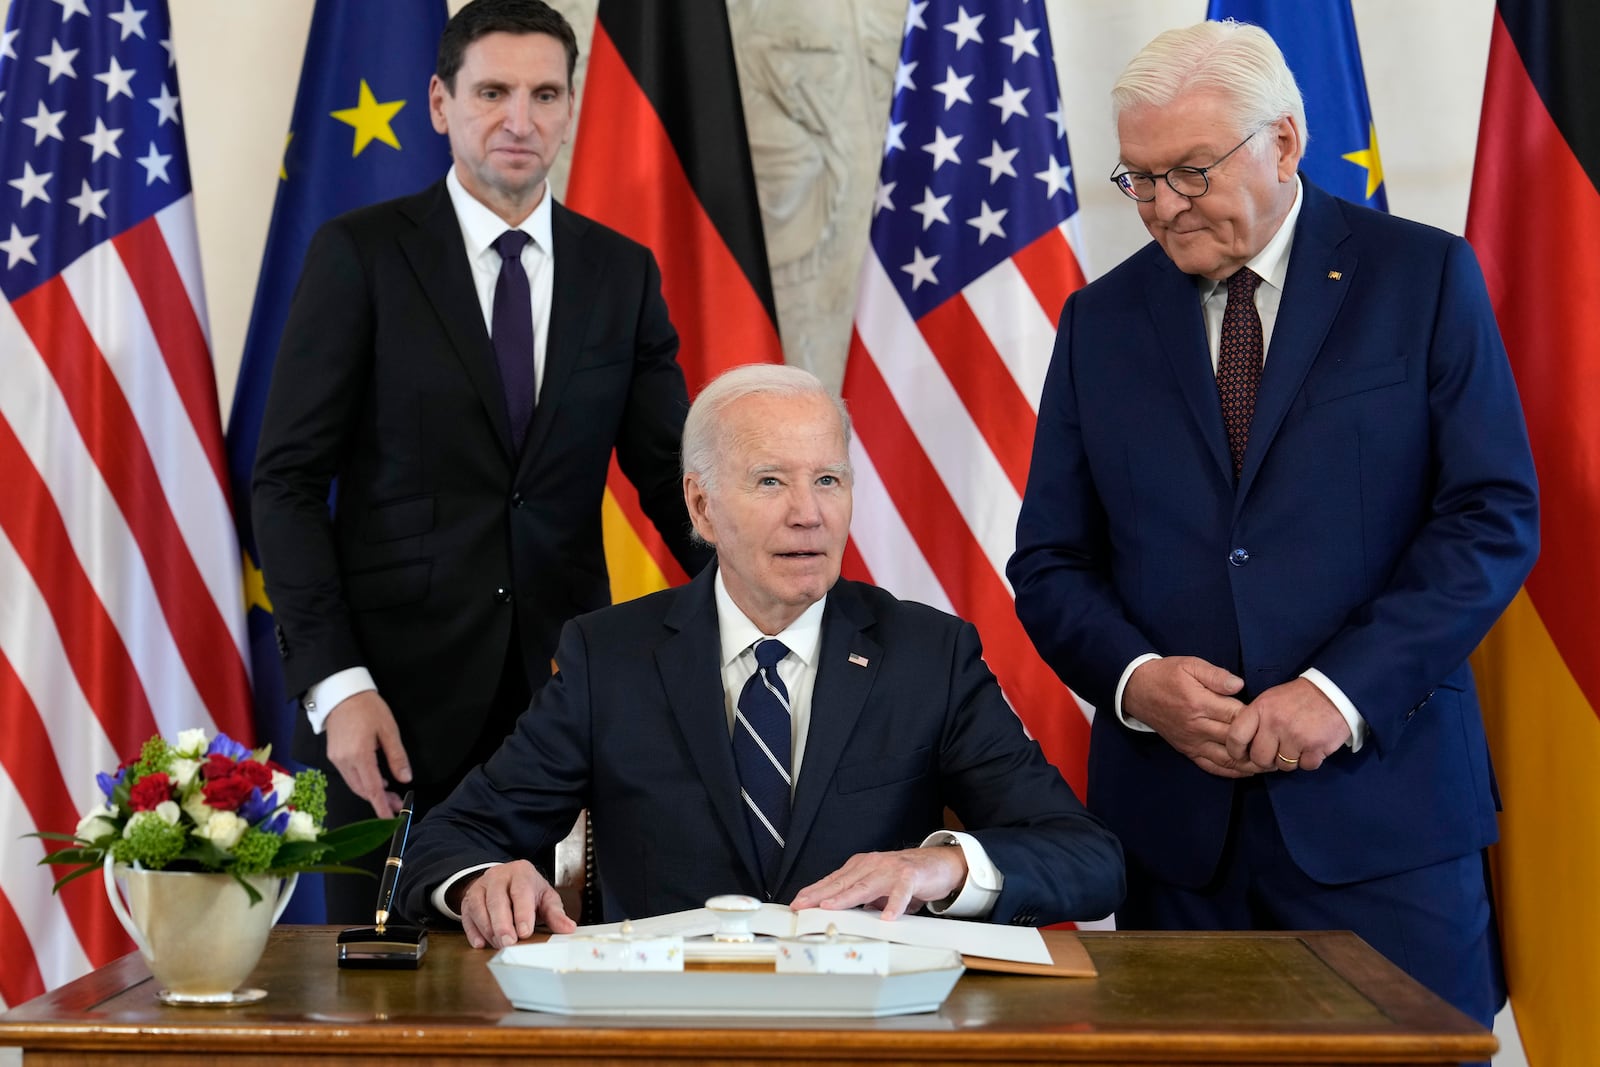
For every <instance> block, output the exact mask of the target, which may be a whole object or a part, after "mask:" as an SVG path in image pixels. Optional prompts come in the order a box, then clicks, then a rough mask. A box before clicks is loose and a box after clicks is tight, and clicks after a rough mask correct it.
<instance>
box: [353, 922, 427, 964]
mask: <svg viewBox="0 0 1600 1067" xmlns="http://www.w3.org/2000/svg"><path fill="white" fill-rule="evenodd" d="M427 951H428V931H426V930H424V929H423V928H422V927H420V926H408V925H406V924H404V923H385V924H384V925H383V926H381V927H379V926H352V927H351V928H350V929H348V930H343V931H340V933H339V966H340V967H344V968H355V969H358V970H416V969H417V968H418V967H421V966H422V957H423V955H424V954H425V953H426V952H427Z"/></svg>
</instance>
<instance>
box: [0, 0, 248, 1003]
mask: <svg viewBox="0 0 1600 1067" xmlns="http://www.w3.org/2000/svg"><path fill="white" fill-rule="evenodd" d="M0 182H3V185H0V295H3V301H0V365H3V373H0V472H3V474H0V478H3V480H4V489H3V491H0V944H4V945H5V952H4V956H5V964H4V966H3V967H0V997H3V999H4V1002H5V1003H6V1004H16V1003H18V1002H19V1001H21V1000H23V999H25V998H27V997H29V996H32V995H34V994H37V993H40V992H43V991H44V990H45V989H47V988H52V987H54V986H57V985H60V984H61V983H62V982H65V981H67V980H69V979H71V978H73V977H76V976H77V975H79V974H82V973H84V972H85V971H87V970H88V969H90V968H91V967H94V966H98V965H101V964H104V963H106V962H108V961H109V960H111V959H113V958H115V957H116V956H118V955H120V954H122V953H124V952H126V951H128V950H129V949H130V948H131V943H130V942H129V941H128V940H127V938H126V937H125V935H124V934H123V933H122V931H121V929H120V928H118V927H117V925H116V922H115V920H114V919H112V918H111V914H110V911H109V909H108V908H107V907H106V903H105V899H104V891H103V890H102V889H101V888H100V885H99V880H98V879H89V878H85V879H80V880H78V881H76V882H74V883H72V884H71V885H70V886H69V887H67V889H65V890H63V892H62V894H61V895H60V896H52V895H51V892H50V886H51V883H52V881H53V880H54V877H55V876H56V875H57V874H59V873H64V872H60V871H54V872H53V871H52V870H51V869H50V868H48V867H40V866H37V861H38V859H39V858H40V857H41V856H42V855H43V854H44V852H45V851H46V846H45V844H44V843H43V842H39V841H36V840H33V839H29V840H25V841H19V840H18V838H19V837H20V836H21V835H23V834H26V833H30V832H32V831H35V830H50V831H61V832H70V831H72V830H73V829H74V828H75V827H76V825H77V821H78V817H79V815H80V814H81V813H82V812H85V811H87V810H88V809H89V808H90V807H92V806H93V805H94V804H95V803H97V802H98V801H99V799H100V797H99V791H98V789H97V788H96V786H95V784H94V776H95V773H96V772H99V771H110V770H113V769H114V768H116V766H117V765H118V764H119V763H120V762H121V761H123V760H124V759H128V758H131V757H133V756H136V755H137V753H138V748H139V745H140V744H141V743H142V742H143V741H144V740H145V739H147V738H149V737H150V736H151V735H153V734H155V733H158V732H159V733H161V734H163V735H164V736H167V737H175V736H176V735H177V732H178V731H179V730H180V729H184V728H188V727H204V728H206V729H208V730H215V729H221V730H224V731H226V732H228V733H230V734H231V735H232V736H234V737H235V738H238V739H240V740H245V741H248V740H249V738H250V726H249V722H250V718H249V708H250V703H249V685H248V679H247V676H246V668H245V661H244V654H243V651H242V650H243V647H244V645H243V642H244V624H243V612H242V607H241V604H242V599H241V595H240V576H239V554H238V553H239V549H238V542H237V541H236V539H235V537H234V533H233V522H232V519H231V517H230V514H229V507H228V495H227V489H226V483H227V472H226V466H225V462H224V458H223V452H222V433H221V421H220V418H219V416H218V405H217V393H216V385H215V382H214V380H213V377H212V371H211V357H210V350H209V342H208V340H207V327H206V317H205V299H204V294H203V292H202V289H201V280H200V257H199V251H198V246H197V242H196V234H195V225H194V209H193V202H192V200H193V197H192V195H191V191H190V185H189V170H188V163H187V160H186V158H185V153H184V142H183V111H182V108H181V106H180V105H179V99H178V79H177V72H176V68H175V66H174V63H173V51H172V34H171V30H170V23H169V22H168V18H167V12H166V7H165V3H164V0H13V2H12V4H11V6H10V11H9V17H8V20H7V26H6V29H5V31H4V36H3V38H0Z"/></svg>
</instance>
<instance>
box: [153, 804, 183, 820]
mask: <svg viewBox="0 0 1600 1067" xmlns="http://www.w3.org/2000/svg"><path fill="white" fill-rule="evenodd" d="M155 813H156V816H157V817H158V818H159V819H160V820H161V821H162V822H164V823H166V824H167V825H168V826H176V825H178V818H179V817H180V816H181V815H182V814H183V809H181V808H179V807H178V803H177V801H174V800H163V801H162V802H161V803H159V804H157V805H156V812H155Z"/></svg>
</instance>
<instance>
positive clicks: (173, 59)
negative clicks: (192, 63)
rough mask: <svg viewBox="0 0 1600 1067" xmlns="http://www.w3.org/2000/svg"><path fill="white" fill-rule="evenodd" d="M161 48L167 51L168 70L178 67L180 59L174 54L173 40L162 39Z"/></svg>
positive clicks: (168, 38)
mask: <svg viewBox="0 0 1600 1067" xmlns="http://www.w3.org/2000/svg"><path fill="white" fill-rule="evenodd" d="M161 47H162V48H165V49H166V50H167V68H168V69H169V70H170V69H171V68H172V67H175V66H177V65H178V57H177V56H175V55H173V54H172V38H171V37H163V38H162V39H161Z"/></svg>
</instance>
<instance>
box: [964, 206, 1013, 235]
mask: <svg viewBox="0 0 1600 1067" xmlns="http://www.w3.org/2000/svg"><path fill="white" fill-rule="evenodd" d="M1008 214H1010V210H1009V209H1007V208H1001V209H1000V210H999V211H995V210H993V209H992V208H990V207H989V203H988V201H986V200H980V201H978V214H977V215H976V216H974V217H973V218H970V219H968V220H967V225H968V226H971V227H973V228H975V229H976V230H977V231H978V243H979V244H980V245H981V244H983V242H985V241H987V240H988V239H989V238H991V237H998V238H1000V239H1001V240H1002V241H1003V240H1005V237H1006V231H1005V230H1003V229H1002V228H1001V227H1000V220H1001V219H1004V218H1005V217H1006V216H1007V215H1008Z"/></svg>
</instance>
